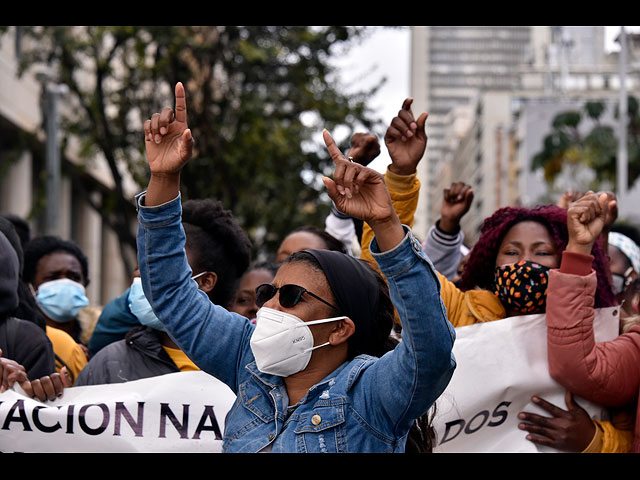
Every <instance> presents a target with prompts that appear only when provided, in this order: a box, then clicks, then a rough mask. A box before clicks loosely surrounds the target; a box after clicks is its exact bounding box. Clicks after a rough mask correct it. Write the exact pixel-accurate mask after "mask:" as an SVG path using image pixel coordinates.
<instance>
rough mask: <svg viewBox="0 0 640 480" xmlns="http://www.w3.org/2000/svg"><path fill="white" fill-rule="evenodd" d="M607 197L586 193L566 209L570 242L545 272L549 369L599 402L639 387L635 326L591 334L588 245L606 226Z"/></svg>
mask: <svg viewBox="0 0 640 480" xmlns="http://www.w3.org/2000/svg"><path fill="white" fill-rule="evenodd" d="M610 206H611V204H610V200H609V198H608V196H607V195H606V194H600V195H596V194H594V193H592V192H589V193H587V194H586V195H585V196H584V197H582V198H581V199H580V200H578V201H577V202H574V203H572V204H571V205H570V206H569V208H568V210H567V227H568V230H569V242H568V245H567V248H566V250H565V252H564V253H563V258H562V264H561V266H560V269H559V270H552V271H551V272H550V273H549V288H548V293H547V313H546V318H547V346H548V356H549V372H550V374H551V376H552V377H553V378H554V379H555V380H556V381H558V382H559V383H560V384H562V385H563V386H564V387H565V388H567V389H568V390H570V391H571V392H573V393H574V394H576V395H579V396H581V397H583V398H586V399H588V400H591V401H593V402H595V403H598V404H600V405H603V406H620V405H625V404H627V403H628V402H630V401H633V400H634V399H635V398H636V397H637V394H638V388H639V386H640V368H638V365H640V329H635V330H633V329H632V331H630V332H629V333H628V334H623V335H620V336H619V337H617V338H615V339H614V340H612V341H609V342H600V343H596V342H595V338H594V333H593V320H594V316H595V312H594V307H593V305H594V295H595V291H596V282H597V279H596V274H595V272H593V271H592V269H591V262H592V259H593V257H591V248H592V246H593V243H594V242H595V241H596V240H597V238H598V236H599V235H600V233H601V230H602V228H603V227H604V226H605V225H606V218H607V211H608V208H610Z"/></svg>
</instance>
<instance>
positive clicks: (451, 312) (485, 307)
mask: <svg viewBox="0 0 640 480" xmlns="http://www.w3.org/2000/svg"><path fill="white" fill-rule="evenodd" d="M385 183H386V185H387V189H388V190H389V195H390V196H391V200H392V202H393V206H394V209H395V211H396V213H397V214H398V217H399V218H400V221H401V222H402V223H403V224H404V225H407V226H409V227H413V219H414V216H415V212H416V208H417V206H418V193H419V192H420V180H419V179H418V177H417V175H416V174H413V175H407V176H403V175H396V174H394V173H392V172H391V171H389V170H387V172H386V173H385ZM372 239H373V230H371V227H369V225H367V223H366V222H365V223H364V225H363V230H362V240H361V253H360V258H363V259H365V260H369V261H371V263H372V264H373V265H374V266H375V265H376V262H375V261H374V260H373V257H372V255H371V253H370V252H369V244H370V243H371V240H372ZM439 277H440V283H441V285H442V287H441V293H440V295H441V297H442V301H443V302H444V305H445V307H446V308H447V315H448V317H449V321H450V322H451V324H452V325H453V326H454V327H463V326H465V325H472V324H474V323H478V322H491V321H493V320H501V319H503V318H505V317H506V311H505V309H504V307H503V306H502V302H500V300H499V299H498V297H496V296H495V295H494V294H493V293H491V292H489V291H488V290H480V289H478V290H468V291H466V292H463V291H461V290H459V289H458V288H457V287H456V286H455V285H454V284H453V283H452V282H450V281H449V280H447V278H446V277H444V276H443V275H439ZM396 320H397V316H396ZM594 422H595V424H596V433H595V435H594V437H593V440H592V441H591V444H590V445H589V446H588V447H587V448H586V449H585V450H584V452H583V453H597V452H600V453H627V452H629V451H630V449H631V443H632V441H633V431H632V430H628V429H627V427H626V426H624V425H620V428H616V426H615V425H618V423H617V422H615V420H614V422H615V423H612V422H603V421H598V420H594Z"/></svg>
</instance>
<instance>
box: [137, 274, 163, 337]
mask: <svg viewBox="0 0 640 480" xmlns="http://www.w3.org/2000/svg"><path fill="white" fill-rule="evenodd" d="M129 310H131V313H132V314H133V315H135V317H136V318H137V319H138V321H139V322H140V323H141V324H142V325H145V326H147V327H151V328H153V329H155V330H159V331H163V330H164V325H162V322H160V320H158V317H156V314H155V313H153V310H152V309H151V305H150V304H149V301H148V300H147V297H145V296H144V292H143V291H142V281H141V280H140V277H135V278H134V279H133V282H132V283H131V288H130V289H129Z"/></svg>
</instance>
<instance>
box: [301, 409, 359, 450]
mask: <svg viewBox="0 0 640 480" xmlns="http://www.w3.org/2000/svg"><path fill="white" fill-rule="evenodd" d="M346 409H347V404H346V402H343V401H341V402H340V403H335V404H326V405H317V404H316V405H315V406H314V407H313V408H309V409H305V411H304V412H297V413H298V415H297V417H298V418H297V423H296V427H295V429H294V433H295V434H296V437H297V438H296V444H297V445H296V450H297V451H298V452H322V453H327V452H347V451H348V446H347V438H348V435H347V426H346Z"/></svg>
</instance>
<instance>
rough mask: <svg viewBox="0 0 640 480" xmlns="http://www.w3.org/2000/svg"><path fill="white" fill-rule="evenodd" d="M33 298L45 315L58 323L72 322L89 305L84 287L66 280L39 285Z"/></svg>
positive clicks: (61, 279)
mask: <svg viewBox="0 0 640 480" xmlns="http://www.w3.org/2000/svg"><path fill="white" fill-rule="evenodd" d="M35 297H36V301H37V302H38V305H39V306H40V308H41V309H42V310H43V311H44V313H45V315H47V317H49V318H50V319H51V320H53V321H55V322H58V323H67V322H70V321H72V320H73V319H75V318H76V316H77V315H78V313H80V310H82V309H83V308H84V307H86V306H87V305H89V299H88V298H87V296H86V295H85V289H84V286H83V285H82V284H80V283H78V282H74V281H73V280H69V279H68V278H60V279H58V280H51V281H49V282H44V283H41V284H40V286H39V287H38V291H37V292H36V294H35Z"/></svg>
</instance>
